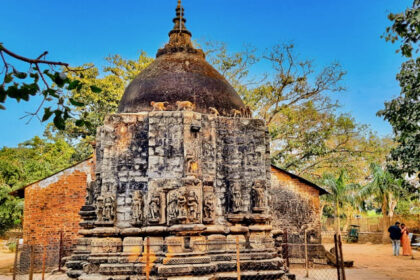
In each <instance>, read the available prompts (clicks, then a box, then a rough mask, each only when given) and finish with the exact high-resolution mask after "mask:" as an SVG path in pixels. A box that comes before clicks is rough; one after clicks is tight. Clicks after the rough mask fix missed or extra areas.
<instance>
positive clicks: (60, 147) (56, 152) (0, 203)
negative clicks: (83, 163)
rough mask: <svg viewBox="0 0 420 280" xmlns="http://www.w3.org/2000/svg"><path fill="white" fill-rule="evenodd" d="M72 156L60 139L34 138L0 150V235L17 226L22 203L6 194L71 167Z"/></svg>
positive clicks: (70, 148)
mask: <svg viewBox="0 0 420 280" xmlns="http://www.w3.org/2000/svg"><path fill="white" fill-rule="evenodd" d="M74 154H75V150H74V149H73V148H72V147H71V146H70V145H69V144H68V143H66V142H65V141H64V139H60V138H56V139H54V141H47V140H44V139H41V138H39V137H34V138H32V139H31V140H29V141H26V142H24V143H21V144H19V146H18V147H17V148H7V147H3V148H2V149H1V150H0V234H1V233H3V232H4V231H6V230H8V229H10V228H12V227H15V226H18V225H19V224H20V223H21V217H22V210H23V200H21V199H19V198H17V197H14V196H11V195H10V194H9V193H10V192H11V191H13V190H16V189H18V188H20V187H23V186H25V185H27V184H29V183H32V182H34V181H37V180H39V179H42V178H45V177H47V176H49V175H51V174H53V173H55V172H57V171H59V170H61V169H64V168H66V167H68V166H69V165H71V164H73V163H74V159H73V155H74Z"/></svg>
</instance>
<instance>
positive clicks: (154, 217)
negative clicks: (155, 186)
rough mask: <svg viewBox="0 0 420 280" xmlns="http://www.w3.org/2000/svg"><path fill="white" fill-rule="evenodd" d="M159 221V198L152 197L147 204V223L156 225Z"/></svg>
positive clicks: (156, 196) (157, 196)
mask: <svg viewBox="0 0 420 280" xmlns="http://www.w3.org/2000/svg"><path fill="white" fill-rule="evenodd" d="M159 220H160V196H159V195H154V196H153V197H152V199H151V200H150V203H149V221H150V222H152V223H158V222H159Z"/></svg>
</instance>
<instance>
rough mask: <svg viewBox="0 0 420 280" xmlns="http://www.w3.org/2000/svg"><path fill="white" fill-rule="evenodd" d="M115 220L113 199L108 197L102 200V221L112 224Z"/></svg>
mask: <svg viewBox="0 0 420 280" xmlns="http://www.w3.org/2000/svg"><path fill="white" fill-rule="evenodd" d="M114 219H115V199H114V198H113V197H112V196H111V195H109V196H106V197H105V199H104V215H103V220H104V221H106V222H112V221H114Z"/></svg>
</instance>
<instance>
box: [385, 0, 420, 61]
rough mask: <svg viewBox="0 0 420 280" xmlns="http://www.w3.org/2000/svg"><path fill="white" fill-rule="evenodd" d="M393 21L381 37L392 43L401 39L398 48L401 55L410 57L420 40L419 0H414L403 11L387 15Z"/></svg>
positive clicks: (416, 49) (417, 47)
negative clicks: (409, 6)
mask: <svg viewBox="0 0 420 280" xmlns="http://www.w3.org/2000/svg"><path fill="white" fill-rule="evenodd" d="M388 19H389V20H390V21H392V22H393V24H392V26H390V27H388V28H387V29H386V33H385V35H383V37H384V38H385V40H386V41H390V42H392V43H394V42H397V41H401V45H400V49H399V50H398V51H397V52H399V51H401V53H402V55H403V56H406V57H412V54H413V50H415V51H416V52H418V50H419V46H418V44H417V42H418V41H419V40H420V0H414V1H413V5H412V7H411V8H407V9H406V10H405V11H404V12H401V13H398V14H393V13H390V14H389V15H388Z"/></svg>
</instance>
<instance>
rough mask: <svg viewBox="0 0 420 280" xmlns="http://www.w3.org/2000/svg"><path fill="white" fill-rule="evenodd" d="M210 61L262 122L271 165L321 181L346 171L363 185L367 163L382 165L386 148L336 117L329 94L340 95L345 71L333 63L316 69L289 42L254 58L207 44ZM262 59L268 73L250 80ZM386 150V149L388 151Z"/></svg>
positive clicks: (353, 124)
mask: <svg viewBox="0 0 420 280" xmlns="http://www.w3.org/2000/svg"><path fill="white" fill-rule="evenodd" d="M206 46H207V47H209V48H210V50H209V51H207V57H208V59H209V61H210V62H211V63H212V64H213V65H214V66H215V67H216V68H217V69H218V70H219V71H220V72H221V73H222V74H223V75H224V76H225V77H227V79H228V80H229V82H230V83H231V84H232V85H233V86H234V87H235V89H236V90H237V91H238V93H239V94H240V95H241V96H242V98H243V100H244V101H245V103H246V104H247V105H248V106H250V107H251V108H252V109H253V111H254V116H256V117H258V118H262V119H264V120H265V121H266V123H267V125H268V128H269V132H270V136H271V143H272V162H273V163H274V164H275V165H278V166H281V167H283V168H285V169H288V170H291V171H294V172H295V173H298V174H299V175H303V176H306V177H309V178H310V179H313V180H319V179H320V178H321V176H322V174H323V173H324V172H326V171H328V172H330V173H331V172H332V173H334V174H335V175H337V176H338V175H339V174H340V172H341V170H342V169H343V168H344V169H346V170H347V172H348V173H349V175H351V176H352V177H354V178H357V180H359V181H362V180H363V178H365V177H366V175H367V173H366V170H368V167H367V166H366V162H367V161H368V162H370V161H371V160H374V161H382V160H383V158H384V154H385V153H384V151H385V150H386V145H383V143H382V142H383V140H382V139H380V138H378V137H375V136H374V135H373V134H372V133H371V132H370V131H369V129H368V128H367V127H366V126H363V125H359V124H357V123H356V122H355V120H354V119H353V118H352V117H351V116H350V115H348V114H338V113H337V112H336V109H337V108H339V106H340V105H339V103H338V102H333V101H332V100H331V96H332V94H336V93H339V92H342V91H343V90H344V88H343V87H342V86H341V85H340V84H341V82H342V80H343V78H344V76H345V71H344V70H343V69H342V67H341V65H340V64H339V63H337V62H333V63H331V64H330V65H327V66H325V67H322V68H320V70H317V69H319V67H316V66H315V64H314V62H313V61H312V60H310V59H301V58H300V57H299V56H298V55H297V54H296V49H295V46H294V45H293V44H284V45H276V46H274V47H273V48H271V49H269V50H267V51H265V53H264V55H262V56H258V55H257V50H256V49H255V48H251V47H247V48H245V49H244V50H242V51H239V52H236V53H229V52H228V51H227V48H226V45H225V44H223V43H216V44H215V43H212V42H210V43H207V44H206ZM261 60H264V61H265V62H269V63H270V64H271V65H272V73H273V74H271V75H261V77H250V76H251V72H250V69H251V68H252V66H253V65H254V64H255V63H258V62H259V61H261ZM386 152H387V151H386Z"/></svg>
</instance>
